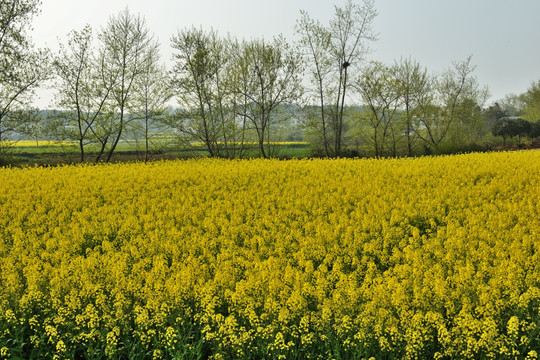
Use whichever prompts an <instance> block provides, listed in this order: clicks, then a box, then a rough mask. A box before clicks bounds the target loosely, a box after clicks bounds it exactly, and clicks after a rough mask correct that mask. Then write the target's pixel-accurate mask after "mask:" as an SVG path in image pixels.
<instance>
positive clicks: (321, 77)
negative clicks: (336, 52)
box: [296, 10, 333, 156]
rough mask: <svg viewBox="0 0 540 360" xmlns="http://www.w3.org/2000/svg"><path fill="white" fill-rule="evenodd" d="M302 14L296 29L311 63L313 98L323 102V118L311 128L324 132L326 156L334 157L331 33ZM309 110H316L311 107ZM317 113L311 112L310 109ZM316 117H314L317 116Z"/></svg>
mask: <svg viewBox="0 0 540 360" xmlns="http://www.w3.org/2000/svg"><path fill="white" fill-rule="evenodd" d="M300 14H301V17H300V19H299V20H298V21H297V24H296V30H297V31H298V32H299V33H300V35H301V38H300V45H301V46H302V48H303V49H304V57H305V59H306V60H307V61H306V63H310V65H311V66H310V68H309V74H310V76H309V79H310V81H311V84H312V86H313V89H312V91H311V92H310V94H309V95H310V97H311V98H312V99H313V100H314V101H315V103H318V105H319V107H318V108H319V114H320V119H319V121H315V122H314V123H313V125H312V126H311V128H315V129H317V132H319V133H320V134H321V142H322V147H323V149H324V154H325V155H326V156H331V154H332V153H331V150H330V147H331V144H332V143H333V141H332V138H331V134H330V130H329V128H328V120H327V118H328V110H329V109H328V108H327V107H328V103H329V101H330V99H329V97H330V95H331V93H330V92H329V90H330V89H329V87H328V84H329V82H330V79H329V77H330V76H331V74H332V59H331V54H330V51H329V48H330V39H331V34H330V32H329V31H328V29H326V28H324V26H323V25H322V24H321V23H320V22H319V21H316V20H314V19H312V18H311V17H309V15H308V13H307V12H305V11H303V10H301V11H300ZM308 109H310V110H311V109H314V108H313V107H309V108H308ZM308 113H309V114H310V115H313V114H312V112H311V111H308ZM314 118H316V116H310V119H314Z"/></svg>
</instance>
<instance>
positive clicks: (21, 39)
mask: <svg viewBox="0 0 540 360" xmlns="http://www.w3.org/2000/svg"><path fill="white" fill-rule="evenodd" d="M39 5H40V1H37V0H3V1H2V2H0V147H3V144H4V142H5V141H6V140H7V139H8V138H9V137H10V136H13V135H15V134H17V133H18V132H20V131H21V129H22V128H24V127H25V121H26V120H28V117H27V116H21V114H22V113H23V110H25V109H26V108H28V107H29V105H30V102H31V99H32V96H33V92H34V90H35V89H36V88H37V86H39V84H40V83H41V82H42V81H43V80H44V79H45V78H46V77H47V76H48V68H47V58H48V56H47V51H45V50H37V51H34V50H33V49H32V44H31V42H30V39H29V38H28V37H27V35H26V29H27V28H28V26H29V25H30V22H31V20H32V18H33V16H34V15H36V14H37V13H38V11H39ZM3 152H4V151H2V153H3Z"/></svg>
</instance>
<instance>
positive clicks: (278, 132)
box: [0, 0, 540, 162]
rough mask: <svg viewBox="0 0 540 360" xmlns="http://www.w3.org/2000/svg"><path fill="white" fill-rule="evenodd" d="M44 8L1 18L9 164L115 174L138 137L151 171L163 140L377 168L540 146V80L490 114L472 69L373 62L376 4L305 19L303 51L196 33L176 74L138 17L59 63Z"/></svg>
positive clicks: (0, 69) (3, 128) (115, 20)
mask: <svg viewBox="0 0 540 360" xmlns="http://www.w3.org/2000/svg"><path fill="white" fill-rule="evenodd" d="M39 4H40V2H39V1H37V0H7V1H4V2H2V5H1V7H0V17H1V18H0V23H1V24H2V26H0V32H1V33H0V157H2V156H3V154H5V153H6V152H8V151H9V149H10V146H9V145H10V144H11V141H12V140H14V139H16V138H20V137H26V138H47V139H55V140H58V141H71V142H74V143H76V144H77V146H78V149H79V150H78V151H79V152H80V161H89V160H91V161H110V160H111V157H112V155H113V154H114V152H115V150H116V149H117V146H118V144H119V142H120V141H122V140H128V139H130V138H133V137H136V138H137V139H142V141H143V143H144V147H145V154H146V155H145V160H148V158H149V154H150V152H151V149H152V144H153V142H155V140H156V139H160V138H163V137H164V136H168V137H170V136H174V137H175V138H176V139H177V140H178V141H177V144H178V146H182V144H190V143H192V142H194V141H196V142H200V143H203V144H204V146H205V148H206V150H207V152H208V154H209V155H210V156H215V157H241V156H243V155H244V154H245V147H244V146H243V144H248V143H249V144H252V143H254V142H255V143H256V144H257V148H258V151H259V155H260V156H262V157H272V156H274V155H275V154H274V153H273V150H272V146H271V144H272V143H273V142H275V141H290V140H304V141H308V142H309V143H310V144H311V147H312V154H313V155H314V156H325V157H343V156H377V157H378V156H414V155H420V154H432V153H445V152H454V151H467V150H471V149H482V148H486V147H488V146H491V145H493V144H498V143H500V142H502V143H503V144H506V142H507V140H508V139H517V140H510V141H517V142H518V143H519V142H522V141H525V140H526V141H528V142H533V141H534V140H535V139H536V138H537V137H538V136H539V130H538V128H539V125H538V122H539V120H540V81H538V82H533V83H532V85H531V87H530V88H529V89H528V90H527V91H526V92H525V93H523V94H521V95H509V96H507V97H506V98H505V99H501V100H500V101H498V102H497V103H496V104H495V105H492V106H489V107H488V106H486V101H487V99H488V98H489V91H488V89H487V87H484V86H482V85H481V84H479V83H478V80H477V78H476V77H475V76H474V70H475V66H474V65H473V64H472V58H471V57H468V58H467V59H465V60H463V61H458V62H454V63H452V65H451V66H450V68H449V69H448V70H447V71H446V72H444V73H442V74H430V73H429V72H428V69H426V68H425V67H423V66H422V65H421V64H420V63H419V62H418V61H416V60H413V59H399V60H396V61H395V62H394V63H393V64H383V63H381V62H376V61H369V60H366V58H367V55H368V48H369V46H370V45H371V43H373V42H374V41H376V35H375V32H374V29H373V22H374V19H375V17H376V15H377V13H376V10H375V7H374V1H373V0H363V1H359V2H352V1H348V2H346V4H345V5H344V6H343V7H338V6H336V7H335V13H334V17H333V19H332V20H331V21H330V22H329V24H328V25H325V24H321V23H320V22H319V21H318V20H316V19H313V18H312V17H310V15H309V14H308V13H306V12H304V11H301V12H300V18H299V19H298V21H297V24H296V33H297V34H298V39H297V41H295V42H291V41H288V40H287V39H285V38H284V37H282V36H277V37H275V38H274V39H272V40H262V39H253V40H249V41H247V40H239V39H237V38H234V37H231V36H223V35H221V34H219V33H217V32H216V31H213V30H204V29H200V28H194V27H191V28H189V27H188V28H184V29H182V30H180V31H179V32H178V33H177V34H176V35H174V36H173V37H172V39H171V44H170V45H171V46H172V48H173V50H174V65H173V66H172V68H170V69H167V68H166V67H165V66H164V65H163V63H162V60H161V58H160V54H159V46H160V44H159V43H158V41H157V40H156V39H155V38H154V37H153V35H152V34H151V32H150V29H149V28H148V27H147V25H146V22H145V20H144V18H143V17H142V16H139V15H137V16H135V15H133V14H131V13H130V12H129V10H128V9H127V8H126V9H125V10H124V11H122V12H120V13H119V14H117V15H115V16H112V17H111V18H110V19H109V21H108V23H107V25H106V26H105V27H103V28H101V29H100V30H99V31H95V30H93V29H92V27H91V26H90V25H87V26H85V27H84V28H82V29H81V30H73V31H72V32H70V33H69V34H68V36H67V41H66V42H65V43H63V44H60V51H59V52H58V54H55V55H52V54H51V53H50V51H48V50H46V49H39V50H35V49H33V47H32V46H31V42H30V39H29V38H28V36H27V34H26V29H28V27H29V26H30V24H31V20H32V17H33V15H35V14H36V13H37V12H38V11H39ZM44 83H48V84H49V85H50V86H52V87H53V88H54V89H55V93H56V96H55V100H54V104H53V106H54V108H56V109H57V111H50V112H46V113H44V112H40V111H39V110H37V109H33V108H32V100H33V97H34V92H35V91H36V90H37V89H38V87H39V86H42V85H43V84H44ZM172 103H174V104H175V105H174V108H173V107H171V104H172ZM88 148H92V149H93V151H92V159H88V158H87V155H88ZM95 149H97V151H96V150H95ZM4 162H5V161H4Z"/></svg>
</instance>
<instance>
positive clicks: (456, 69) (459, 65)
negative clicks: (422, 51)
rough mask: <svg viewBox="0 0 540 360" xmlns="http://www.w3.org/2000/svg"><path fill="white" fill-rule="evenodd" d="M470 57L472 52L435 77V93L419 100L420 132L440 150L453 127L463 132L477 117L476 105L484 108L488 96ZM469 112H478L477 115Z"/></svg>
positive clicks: (460, 132)
mask: <svg viewBox="0 0 540 360" xmlns="http://www.w3.org/2000/svg"><path fill="white" fill-rule="evenodd" d="M471 59H472V57H471V56H469V57H468V58H467V59H466V60H465V61H462V62H456V63H454V64H453V68H451V69H449V70H448V71H447V72H445V73H444V74H442V76H440V77H439V78H438V79H437V80H436V82H435V90H436V93H435V94H434V95H433V96H426V97H425V98H424V99H423V100H422V101H421V102H420V107H419V109H420V115H419V120H420V123H421V127H420V128H418V130H417V135H418V136H419V137H420V138H421V139H422V140H423V141H424V142H425V144H426V145H427V146H429V147H432V148H434V149H435V150H439V148H440V145H441V144H442V142H443V141H445V140H446V139H447V138H448V135H449V133H450V130H451V129H453V128H454V129H457V132H458V133H459V134H463V133H464V132H465V131H466V130H467V127H468V126H469V125H472V124H471V123H472V122H473V121H475V120H476V119H477V118H476V112H475V110H476V108H481V105H482V104H483V103H484V102H485V101H486V99H487V98H488V95H489V92H488V90H487V88H482V87H480V85H479V83H478V80H477V79H476V77H474V76H473V75H472V73H473V72H474V69H475V67H474V66H472V65H471ZM467 114H469V115H471V114H475V117H470V116H469V115H467Z"/></svg>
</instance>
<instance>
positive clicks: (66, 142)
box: [12, 140, 76, 147]
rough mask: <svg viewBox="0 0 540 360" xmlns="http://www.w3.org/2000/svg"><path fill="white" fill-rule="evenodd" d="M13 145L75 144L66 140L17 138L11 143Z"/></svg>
mask: <svg viewBox="0 0 540 360" xmlns="http://www.w3.org/2000/svg"><path fill="white" fill-rule="evenodd" d="M12 145H13V146H20V147H23V146H24V147H27V146H62V145H76V143H74V142H68V141H53V140H39V141H36V140H18V141H16V142H13V143H12Z"/></svg>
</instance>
